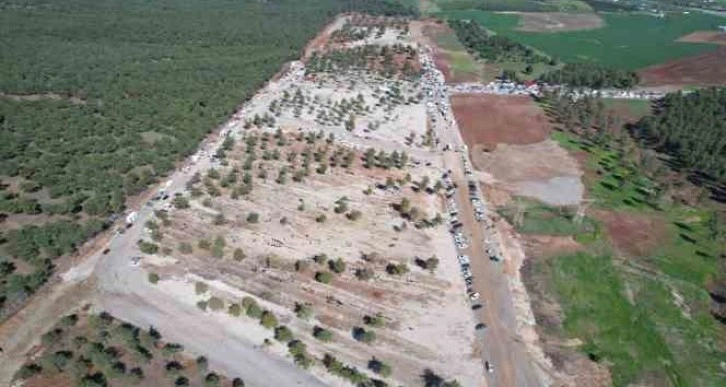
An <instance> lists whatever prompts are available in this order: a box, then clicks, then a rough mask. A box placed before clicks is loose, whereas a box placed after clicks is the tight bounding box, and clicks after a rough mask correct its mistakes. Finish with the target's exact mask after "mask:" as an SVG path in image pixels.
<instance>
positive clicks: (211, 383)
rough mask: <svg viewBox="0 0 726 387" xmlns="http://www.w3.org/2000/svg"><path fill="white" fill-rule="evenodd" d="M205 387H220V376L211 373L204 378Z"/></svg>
mask: <svg viewBox="0 0 726 387" xmlns="http://www.w3.org/2000/svg"><path fill="white" fill-rule="evenodd" d="M204 386H205V387H217V386H219V376H218V375H217V374H215V373H214V372H210V373H208V374H207V376H205V377H204Z"/></svg>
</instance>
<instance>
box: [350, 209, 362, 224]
mask: <svg viewBox="0 0 726 387" xmlns="http://www.w3.org/2000/svg"><path fill="white" fill-rule="evenodd" d="M361 216H363V213H362V212H360V211H358V210H353V211H351V212H349V213H348V214H347V215H346V217H347V218H348V220H350V221H353V222H355V221H356V220H358V219H360V218H361Z"/></svg>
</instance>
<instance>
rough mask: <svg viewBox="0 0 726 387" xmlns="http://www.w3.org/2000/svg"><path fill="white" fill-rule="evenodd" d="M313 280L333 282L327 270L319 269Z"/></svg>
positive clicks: (331, 275)
mask: <svg viewBox="0 0 726 387" xmlns="http://www.w3.org/2000/svg"><path fill="white" fill-rule="evenodd" d="M315 280H316V281H318V282H320V283H324V284H329V283H331V282H333V274H331V273H330V272H329V271H319V272H317V273H315Z"/></svg>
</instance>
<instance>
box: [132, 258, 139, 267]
mask: <svg viewBox="0 0 726 387" xmlns="http://www.w3.org/2000/svg"><path fill="white" fill-rule="evenodd" d="M139 262H141V257H132V258H131V266H139Z"/></svg>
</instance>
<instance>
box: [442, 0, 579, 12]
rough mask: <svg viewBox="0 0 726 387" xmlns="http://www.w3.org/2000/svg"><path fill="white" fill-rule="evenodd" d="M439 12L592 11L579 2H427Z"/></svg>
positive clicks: (545, 0) (561, 0) (551, 0)
mask: <svg viewBox="0 0 726 387" xmlns="http://www.w3.org/2000/svg"><path fill="white" fill-rule="evenodd" d="M429 1H431V2H435V3H436V5H437V7H438V8H439V9H441V10H445V11H452V10H461V9H481V10H488V11H526V12H543V11H550V12H586V11H592V7H590V6H589V5H588V4H587V3H585V2H584V1H581V0H536V1H535V0H429Z"/></svg>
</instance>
